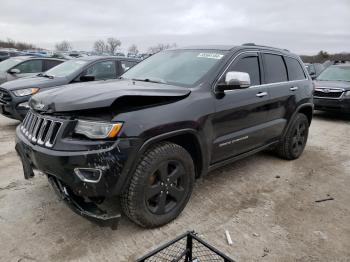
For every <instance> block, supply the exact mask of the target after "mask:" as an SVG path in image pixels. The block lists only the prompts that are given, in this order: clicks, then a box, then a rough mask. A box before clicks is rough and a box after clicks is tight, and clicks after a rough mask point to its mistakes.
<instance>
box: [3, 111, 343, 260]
mask: <svg viewBox="0 0 350 262" xmlns="http://www.w3.org/2000/svg"><path fill="white" fill-rule="evenodd" d="M17 124H18V122H16V121H12V120H8V119H5V118H3V117H0V247H1V248H0V261H133V260H135V259H136V258H138V257H140V256H142V255H144V254H145V253H147V251H150V250H152V249H153V248H155V247H156V246H159V245H160V244H161V243H164V242H166V241H168V240H171V239H172V238H174V237H175V236H176V235H179V234H181V233H183V232H185V231H187V230H192V229H193V230H195V231H196V232H198V233H199V235H200V236H201V237H202V238H203V239H204V240H206V241H207V242H209V243H210V244H212V245H214V246H215V247H217V248H218V249H219V250H222V251H223V252H224V253H226V254H227V255H229V256H230V257H232V258H233V259H235V260H237V261H350V205H349V201H350V190H349V186H350V147H349V145H350V117H346V116H336V115H330V114H325V113H316V115H315V117H314V121H313V123H312V126H311V131H310V137H309V141H308V144H307V147H306V150H305V152H304V154H303V155H302V157H301V158H300V159H298V160H296V161H284V160H281V159H278V158H276V157H274V156H273V155H272V154H270V153H268V152H264V153H260V154H257V155H255V156H252V157H249V158H247V159H244V160H241V161H238V162H236V163H234V164H232V165H229V166H226V167H225V168H222V169H219V170H217V171H215V172H212V173H210V174H209V175H208V176H206V177H205V178H203V179H200V180H199V181H197V183H196V187H195V190H194V193H193V195H192V197H191V200H190V202H189V204H188V205H187V207H186V209H185V210H184V212H183V213H182V214H181V215H180V217H179V218H178V219H176V220H175V221H174V222H172V223H170V224H169V225H166V226H164V227H162V228H158V229H153V230H145V229H142V228H140V227H138V226H136V225H134V224H133V223H131V222H130V221H128V220H127V219H126V218H125V217H124V218H123V219H122V220H121V223H120V226H119V229H118V230H116V231H112V230H110V229H108V228H99V227H98V226H96V225H93V224H91V223H90V222H88V221H86V220H85V219H83V218H81V217H79V216H78V215H76V214H74V213H73V212H72V211H71V210H69V209H68V208H67V207H66V206H65V205H64V204H63V203H61V202H59V201H58V200H57V198H56V197H55V195H54V193H53V191H52V190H51V188H50V187H49V185H48V183H47V180H46V178H45V177H44V176H36V177H35V178H34V179H33V180H30V181H27V180H24V178H23V172H22V168H21V164H20V161H19V158H18V157H17V155H16V153H15V150H14V131H15V127H16V125H17ZM329 196H330V197H333V198H334V200H330V201H325V202H320V203H317V202H315V201H316V200H320V199H325V198H328V197H329ZM225 230H228V231H229V232H230V234H231V237H232V240H233V245H228V244H227V241H226V238H225Z"/></svg>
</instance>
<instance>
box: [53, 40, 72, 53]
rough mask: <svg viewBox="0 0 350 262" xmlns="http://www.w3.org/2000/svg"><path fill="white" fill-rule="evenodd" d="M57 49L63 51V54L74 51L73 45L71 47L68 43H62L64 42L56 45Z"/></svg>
mask: <svg viewBox="0 0 350 262" xmlns="http://www.w3.org/2000/svg"><path fill="white" fill-rule="evenodd" d="M55 48H56V50H57V51H63V52H65V51H70V50H72V45H71V43H69V42H68V41H62V42H60V43H57V44H56V45H55Z"/></svg>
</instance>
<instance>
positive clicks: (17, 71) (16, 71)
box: [9, 68, 21, 75]
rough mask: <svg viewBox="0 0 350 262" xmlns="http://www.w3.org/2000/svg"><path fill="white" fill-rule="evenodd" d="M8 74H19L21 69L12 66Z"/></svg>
mask: <svg viewBox="0 0 350 262" xmlns="http://www.w3.org/2000/svg"><path fill="white" fill-rule="evenodd" d="M9 73H10V74H13V75H15V74H19V73H21V70H19V69H17V68H12V69H11V70H10V71H9Z"/></svg>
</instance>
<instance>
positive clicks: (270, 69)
mask: <svg viewBox="0 0 350 262" xmlns="http://www.w3.org/2000/svg"><path fill="white" fill-rule="evenodd" d="M262 58H263V63H264V79H265V82H264V84H265V86H266V87H267V90H268V93H269V94H270V102H269V112H268V116H267V121H268V124H269V129H268V130H267V134H268V138H269V140H270V141H271V142H272V141H274V140H277V139H279V138H280V136H281V134H282V133H283V130H284V128H285V127H286V125H287V122H288V120H289V119H290V117H291V116H292V114H293V113H294V112H295V109H296V107H297V95H298V93H299V92H300V90H301V88H302V87H301V85H300V84H301V83H302V81H303V80H302V79H305V78H306V76H305V74H304V70H303V69H302V68H301V66H300V63H299V61H298V60H296V59H294V58H291V57H288V56H283V55H282V54H278V53H263V54H262ZM289 80H291V81H289Z"/></svg>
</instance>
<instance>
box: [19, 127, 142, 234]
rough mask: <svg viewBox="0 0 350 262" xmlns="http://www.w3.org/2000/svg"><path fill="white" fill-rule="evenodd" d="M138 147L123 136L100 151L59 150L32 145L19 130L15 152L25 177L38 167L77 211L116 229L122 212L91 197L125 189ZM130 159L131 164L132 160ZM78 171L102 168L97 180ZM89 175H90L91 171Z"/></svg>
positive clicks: (112, 193) (106, 195)
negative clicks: (111, 211)
mask: <svg viewBox="0 0 350 262" xmlns="http://www.w3.org/2000/svg"><path fill="white" fill-rule="evenodd" d="M137 150H138V142H137V140H136V139H122V140H120V141H116V143H114V145H113V146H111V147H109V148H103V149H101V150H88V151H86V150H85V151H57V150H53V149H49V148H45V147H42V146H39V145H34V144H32V143H31V142H30V141H29V140H28V139H27V138H26V137H24V136H23V134H22V133H21V131H20V130H19V128H17V130H16V151H17V153H18V155H19V156H20V158H21V161H22V165H23V171H24V177H25V178H26V179H29V178H32V177H33V176H34V172H33V170H39V171H40V172H41V173H44V174H46V175H47V176H48V178H49V182H50V184H51V185H52V187H53V188H54V189H55V191H56V193H57V194H58V195H59V197H60V199H62V200H63V201H64V202H65V203H66V204H67V205H68V206H69V207H70V208H71V209H72V210H73V211H74V212H76V213H77V214H79V215H81V216H83V217H86V218H88V219H89V220H91V221H93V222H96V223H97V224H99V225H101V226H110V227H111V228H116V225H117V223H118V220H119V218H120V214H112V215H111V214H109V213H107V212H106V211H104V210H102V209H100V208H99V207H98V206H97V205H96V204H95V203H94V201H86V200H91V199H106V198H109V197H113V196H117V195H119V194H120V193H121V192H122V188H123V186H124V183H126V181H127V175H128V173H129V169H130V163H131V161H132V157H130V155H131V154H134V152H135V151H137ZM129 162H130V163H129ZM77 170H99V173H98V174H99V177H98V179H97V180H95V181H92V180H91V179H90V180H89V179H83V178H82V176H81V173H78V172H77ZM88 175H89V174H88Z"/></svg>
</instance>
